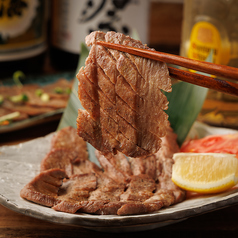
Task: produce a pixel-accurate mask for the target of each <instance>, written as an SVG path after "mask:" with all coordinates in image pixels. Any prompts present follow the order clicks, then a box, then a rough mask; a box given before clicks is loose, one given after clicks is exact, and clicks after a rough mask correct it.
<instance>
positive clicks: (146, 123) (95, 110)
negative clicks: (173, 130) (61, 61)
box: [77, 31, 171, 157]
mask: <svg viewBox="0 0 238 238" xmlns="http://www.w3.org/2000/svg"><path fill="white" fill-rule="evenodd" d="M98 40H101V41H106V42H112V43H118V44H124V45H130V46H134V47H138V48H146V49H148V47H147V46H145V45H143V44H142V43H141V42H140V41H136V40H134V39H132V38H130V37H129V36H125V35H123V34H121V33H116V32H108V33H106V34H105V33H103V32H100V31H95V32H92V33H91V34H90V35H88V36H87V37H86V44H87V45H88V46H91V50H90V53H89V55H88V58H87V59H86V62H85V67H82V68H81V69H80V70H79V72H78V74H77V78H78V81H79V85H78V96H79V99H80V101H81V104H82V106H83V107H84V109H85V111H84V110H79V111H78V119H77V127H78V134H79V136H81V137H82V138H84V140H86V141H88V142H89V143H91V144H92V145H93V146H94V147H95V148H96V149H98V150H99V151H101V152H103V153H113V154H116V153H117V152H122V153H123V154H125V155H127V156H130V157H138V156H145V155H149V154H153V153H156V152H157V151H158V150H159V149H160V147H161V137H163V136H165V134H166V131H167V130H166V128H167V127H168V126H169V123H168V115H167V114H166V113H165V112H164V110H166V109H167V108H168V101H167V98H166V96H165V95H164V94H163V93H162V92H161V90H164V91H167V92H170V91H171V81H170V77H169V72H168V69H167V66H166V64H165V63H163V62H158V61H154V60H150V59H145V58H142V57H138V56H133V55H130V54H127V53H123V52H119V51H116V50H111V49H106V48H105V47H103V46H100V45H97V44H96V42H97V41H98ZM85 121H90V125H89V126H87V127H86V126H85ZM96 138H97V139H96ZM95 139H96V140H97V141H95Z"/></svg>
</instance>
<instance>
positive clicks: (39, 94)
mask: <svg viewBox="0 0 238 238" xmlns="http://www.w3.org/2000/svg"><path fill="white" fill-rule="evenodd" d="M35 94H36V96H38V97H40V96H41V95H42V94H43V90H42V89H40V88H38V89H36V91H35Z"/></svg>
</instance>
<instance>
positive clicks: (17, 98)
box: [9, 93, 28, 103]
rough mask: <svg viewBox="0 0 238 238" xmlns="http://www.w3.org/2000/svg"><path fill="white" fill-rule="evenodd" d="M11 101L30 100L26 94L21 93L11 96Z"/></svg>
mask: <svg viewBox="0 0 238 238" xmlns="http://www.w3.org/2000/svg"><path fill="white" fill-rule="evenodd" d="M9 99H10V101H12V102H14V103H19V102H26V101H28V97H27V95H26V94H24V93H23V94H19V95H15V96H12V97H10V98H9Z"/></svg>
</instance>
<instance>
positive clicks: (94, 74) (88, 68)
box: [84, 57, 116, 104]
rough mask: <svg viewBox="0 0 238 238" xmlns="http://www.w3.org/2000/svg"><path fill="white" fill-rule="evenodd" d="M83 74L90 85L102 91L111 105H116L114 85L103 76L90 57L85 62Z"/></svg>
mask: <svg viewBox="0 0 238 238" xmlns="http://www.w3.org/2000/svg"><path fill="white" fill-rule="evenodd" d="M84 73H85V75H86V76H87V78H88V79H89V80H90V81H91V82H92V83H94V84H95V85H97V86H98V87H99V88H100V89H101V90H102V92H103V93H104V94H105V95H106V97H107V98H108V99H109V100H110V101H111V102H112V103H114V104H115V103H116V93H115V88H114V84H113V83H112V82H111V81H110V79H109V78H108V76H107V75H105V73H104V72H103V70H102V69H101V68H100V67H98V66H97V65H96V64H95V63H94V62H92V60H91V58H90V57H88V58H87V60H86V63H85V67H84Z"/></svg>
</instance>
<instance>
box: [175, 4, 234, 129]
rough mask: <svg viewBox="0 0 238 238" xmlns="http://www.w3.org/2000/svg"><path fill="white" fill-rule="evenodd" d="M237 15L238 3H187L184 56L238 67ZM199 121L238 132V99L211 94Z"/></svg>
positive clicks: (185, 8) (209, 93)
mask: <svg viewBox="0 0 238 238" xmlns="http://www.w3.org/2000/svg"><path fill="white" fill-rule="evenodd" d="M237 13H238V1H236V0H193V1H191V0H185V1H184V19H183V26H182V43H181V48H180V54H181V55H182V56H185V57H188V58H192V59H196V60H202V61H207V59H208V58H211V57H208V56H210V54H212V59H213V60H212V61H213V63H216V64H223V65H229V66H233V67H238V14H237ZM233 82H237V81H233ZM198 120H201V121H203V122H205V123H208V124H211V125H215V126H224V127H232V128H238V97H235V96H231V95H229V94H223V93H220V92H217V91H214V90H208V94H207V98H206V100H205V102H204V105H203V108H202V110H201V113H200V115H199V116H198Z"/></svg>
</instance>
